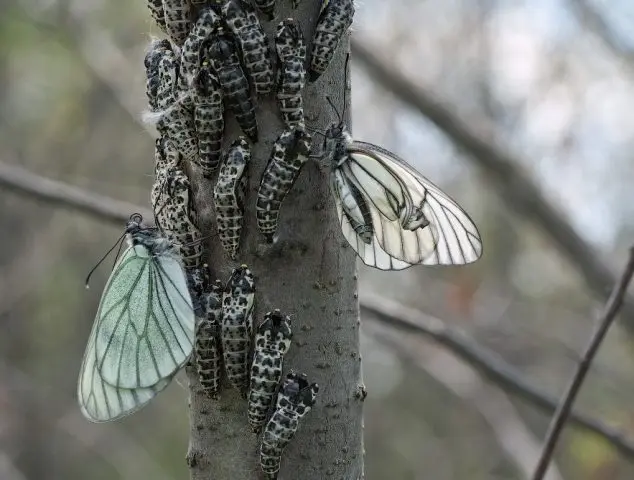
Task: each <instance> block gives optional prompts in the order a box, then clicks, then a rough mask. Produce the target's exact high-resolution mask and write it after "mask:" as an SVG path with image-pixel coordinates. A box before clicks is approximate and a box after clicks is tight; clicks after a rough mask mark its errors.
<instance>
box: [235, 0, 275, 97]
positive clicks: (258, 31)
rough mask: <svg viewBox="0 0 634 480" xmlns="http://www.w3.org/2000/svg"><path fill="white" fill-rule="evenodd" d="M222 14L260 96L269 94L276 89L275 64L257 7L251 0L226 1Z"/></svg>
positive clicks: (268, 1) (252, 83)
mask: <svg viewBox="0 0 634 480" xmlns="http://www.w3.org/2000/svg"><path fill="white" fill-rule="evenodd" d="M256 3H258V2H256ZM259 3H260V5H262V4H264V3H272V4H273V7H275V1H274V0H273V1H272V2H271V1H270V0H267V2H261V1H260V2H259ZM260 5H258V7H260ZM222 13H223V16H224V19H225V21H226V23H227V26H228V27H229V30H231V32H232V33H233V35H234V37H235V39H236V41H237V43H238V45H239V47H240V53H241V54H242V63H243V65H244V69H245V71H246V73H247V75H248V77H249V79H250V80H251V85H252V86H253V89H254V90H255V92H256V93H257V94H258V95H268V94H269V93H271V91H272V90H273V81H274V75H273V63H272V61H271V52H270V49H269V44H268V40H267V38H266V35H265V33H264V29H263V28H262V25H261V24H260V21H259V20H258V16H257V14H256V12H255V9H254V8H253V7H252V6H251V5H250V4H249V3H248V2H244V1H241V0H226V1H225V3H224V5H223V6H222Z"/></svg>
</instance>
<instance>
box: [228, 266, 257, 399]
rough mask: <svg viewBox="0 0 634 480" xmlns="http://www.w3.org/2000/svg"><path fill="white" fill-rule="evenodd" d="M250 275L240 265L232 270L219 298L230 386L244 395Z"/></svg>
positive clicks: (249, 329)
mask: <svg viewBox="0 0 634 480" xmlns="http://www.w3.org/2000/svg"><path fill="white" fill-rule="evenodd" d="M254 297H255V282H254V279H253V274H252V273H251V271H250V270H249V269H248V268H247V267H246V265H242V266H240V267H238V268H236V269H234V270H233V272H232V274H231V278H230V279H229V281H228V282H227V285H226V287H225V291H224V294H223V298H222V328H221V336H222V350H223V356H224V363H225V369H226V372H227V378H228V380H229V382H230V383H231V384H232V385H233V386H234V387H235V388H236V389H238V390H239V391H241V392H244V393H246V389H247V387H248V384H249V372H248V368H249V352H250V349H251V337H252V333H253V302H254Z"/></svg>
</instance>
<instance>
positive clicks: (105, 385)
mask: <svg viewBox="0 0 634 480" xmlns="http://www.w3.org/2000/svg"><path fill="white" fill-rule="evenodd" d="M141 220H142V219H141V216H140V215H138V214H135V215H133V216H132V217H130V221H129V222H128V224H127V225H126V231H125V235H126V237H127V242H128V245H129V246H128V248H127V250H126V251H125V252H124V253H123V255H122V256H121V258H120V259H119V260H118V262H117V263H116V264H115V266H114V268H113V270H112V273H111V274H110V278H109V279H108V282H107V284H106V287H105V289H104V291H103V294H102V296H101V301H100V303H99V309H98V311H97V317H96V318H95V323H94V325H93V327H92V331H91V332H90V337H89V338H88V344H87V345H86V352H85V353H84V358H83V361H82V365H81V370H80V372H79V382H78V385H77V396H78V400H79V406H80V408H81V411H82V413H83V414H84V416H85V417H86V418H87V419H88V420H90V421H92V422H108V421H112V420H117V419H119V418H121V417H123V416H125V415H129V414H131V413H133V412H135V411H137V410H138V409H140V408H141V407H143V406H144V405H146V404H147V403H148V402H149V401H150V400H151V399H152V398H154V397H155V396H156V394H157V393H159V392H160V391H161V390H163V389H164V388H165V387H167V386H168V385H169V383H170V381H171V379H172V378H173V376H174V375H175V374H176V373H177V372H178V371H179V370H180V369H181V368H182V367H183V366H184V365H185V363H186V362H187V360H188V358H189V356H190V355H191V353H192V348H193V344H194V325H195V313H194V309H193V306H192V299H191V296H190V293H189V290H188V288H187V277H186V274H185V270H184V269H183V266H182V264H181V261H180V257H179V255H178V250H177V249H176V247H174V246H173V245H172V244H171V242H170V241H169V240H167V239H166V238H165V237H163V236H162V235H161V234H160V232H159V231H158V230H157V229H156V228H151V227H145V226H142V225H141Z"/></svg>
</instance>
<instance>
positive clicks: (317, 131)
mask: <svg viewBox="0 0 634 480" xmlns="http://www.w3.org/2000/svg"><path fill="white" fill-rule="evenodd" d="M304 128H305V129H306V130H308V131H309V132H314V133H317V134H319V135H321V136H322V137H325V136H326V132H324V131H323V130H319V129H318V128H313V127H309V126H308V125H305V126H304Z"/></svg>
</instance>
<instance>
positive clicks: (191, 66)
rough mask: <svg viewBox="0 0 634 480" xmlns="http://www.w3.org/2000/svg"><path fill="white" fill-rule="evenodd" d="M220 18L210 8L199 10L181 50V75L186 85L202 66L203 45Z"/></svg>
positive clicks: (213, 31) (212, 32)
mask: <svg viewBox="0 0 634 480" xmlns="http://www.w3.org/2000/svg"><path fill="white" fill-rule="evenodd" d="M219 21H220V18H219V17H218V15H217V14H216V13H215V12H214V11H213V10H211V9H210V8H205V9H203V10H201V11H200V12H199V14H198V19H197V20H196V23H195V24H194V26H193V27H192V30H191V32H190V33H189V35H188V36H187V39H186V40H185V43H183V48H182V50H181V59H182V60H181V62H182V67H181V70H182V71H181V75H182V76H183V77H184V80H185V82H186V84H187V85H189V84H190V83H191V82H190V80H191V79H192V78H194V77H195V76H196V70H197V69H198V68H200V66H201V64H202V59H201V53H202V50H203V45H204V43H205V42H206V41H208V40H209V39H210V38H211V36H212V35H213V34H214V33H215V30H216V28H217V27H218V24H219Z"/></svg>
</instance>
